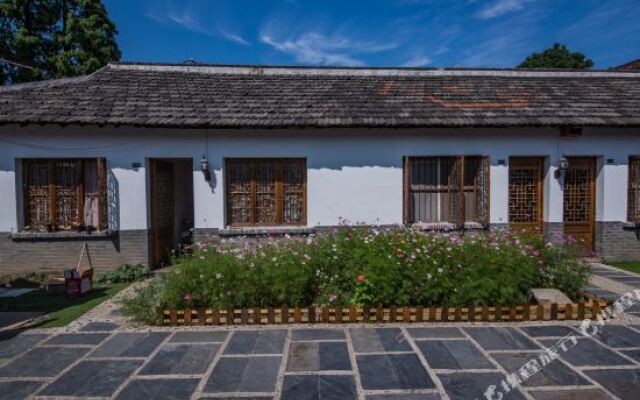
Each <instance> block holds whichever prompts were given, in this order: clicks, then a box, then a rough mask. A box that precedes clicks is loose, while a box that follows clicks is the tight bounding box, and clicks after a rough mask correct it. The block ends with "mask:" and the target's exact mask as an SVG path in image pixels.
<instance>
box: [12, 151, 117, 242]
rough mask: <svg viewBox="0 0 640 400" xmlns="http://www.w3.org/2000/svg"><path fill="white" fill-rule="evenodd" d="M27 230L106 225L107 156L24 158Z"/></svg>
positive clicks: (103, 227) (25, 220)
mask: <svg viewBox="0 0 640 400" xmlns="http://www.w3.org/2000/svg"><path fill="white" fill-rule="evenodd" d="M22 185H23V210H24V224H23V228H24V229H26V230H38V231H45V230H46V231H57V230H72V229H86V228H87V227H90V228H94V229H99V230H104V229H106V228H107V215H106V214H107V210H106V191H107V184H106V162H105V160H104V159H23V160H22Z"/></svg>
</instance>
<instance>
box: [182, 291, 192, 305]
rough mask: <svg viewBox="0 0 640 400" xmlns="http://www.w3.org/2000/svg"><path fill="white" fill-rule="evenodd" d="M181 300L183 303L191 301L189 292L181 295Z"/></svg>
mask: <svg viewBox="0 0 640 400" xmlns="http://www.w3.org/2000/svg"><path fill="white" fill-rule="evenodd" d="M182 301H184V302H185V303H186V302H188V301H191V294H189V293H186V294H185V295H184V296H182Z"/></svg>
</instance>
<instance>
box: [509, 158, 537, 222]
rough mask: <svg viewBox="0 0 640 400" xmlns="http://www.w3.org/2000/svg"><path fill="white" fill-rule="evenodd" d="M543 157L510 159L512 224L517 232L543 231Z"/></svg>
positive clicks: (510, 215) (510, 214)
mask: <svg viewBox="0 0 640 400" xmlns="http://www.w3.org/2000/svg"><path fill="white" fill-rule="evenodd" d="M543 180H544V158H543V157H511V158H510V159H509V225H510V227H511V230H512V231H514V232H519V231H527V232H541V230H542V212H543V208H542V202H543V192H542V187H543V185H542V182H543Z"/></svg>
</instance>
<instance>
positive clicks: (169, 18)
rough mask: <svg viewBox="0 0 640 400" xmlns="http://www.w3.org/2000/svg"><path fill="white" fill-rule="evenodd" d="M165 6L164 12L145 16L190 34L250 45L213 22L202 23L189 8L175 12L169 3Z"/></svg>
mask: <svg viewBox="0 0 640 400" xmlns="http://www.w3.org/2000/svg"><path fill="white" fill-rule="evenodd" d="M165 6H166V7H165V9H164V12H162V13H155V12H149V13H147V14H146V16H147V17H149V18H151V19H153V20H155V21H158V22H160V23H163V24H174V25H178V26H180V27H181V28H183V29H186V30H189V31H191V32H196V33H200V34H203V35H206V36H210V37H214V38H223V39H226V40H228V41H231V42H234V43H236V44H240V45H243V46H249V45H250V43H249V42H248V41H247V40H245V39H244V38H243V37H242V36H240V35H239V34H237V33H234V32H232V31H229V30H227V29H225V28H223V27H221V26H219V24H216V23H215V22H208V23H204V22H203V20H202V19H201V18H200V17H199V16H198V14H197V13H196V12H195V11H193V10H192V9H191V8H186V9H181V10H177V9H175V8H173V7H171V5H170V4H169V3H166V4H165Z"/></svg>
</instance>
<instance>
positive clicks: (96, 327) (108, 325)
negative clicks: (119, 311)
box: [80, 322, 120, 332]
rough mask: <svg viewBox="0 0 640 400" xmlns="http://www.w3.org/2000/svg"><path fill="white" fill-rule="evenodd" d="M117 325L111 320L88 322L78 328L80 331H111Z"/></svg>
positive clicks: (116, 327)
mask: <svg viewBox="0 0 640 400" xmlns="http://www.w3.org/2000/svg"><path fill="white" fill-rule="evenodd" d="M119 326H120V325H118V324H114V323H112V322H89V323H88V324H86V325H85V326H83V327H82V329H80V332H111V331H114V330H116V329H118V327H119Z"/></svg>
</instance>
